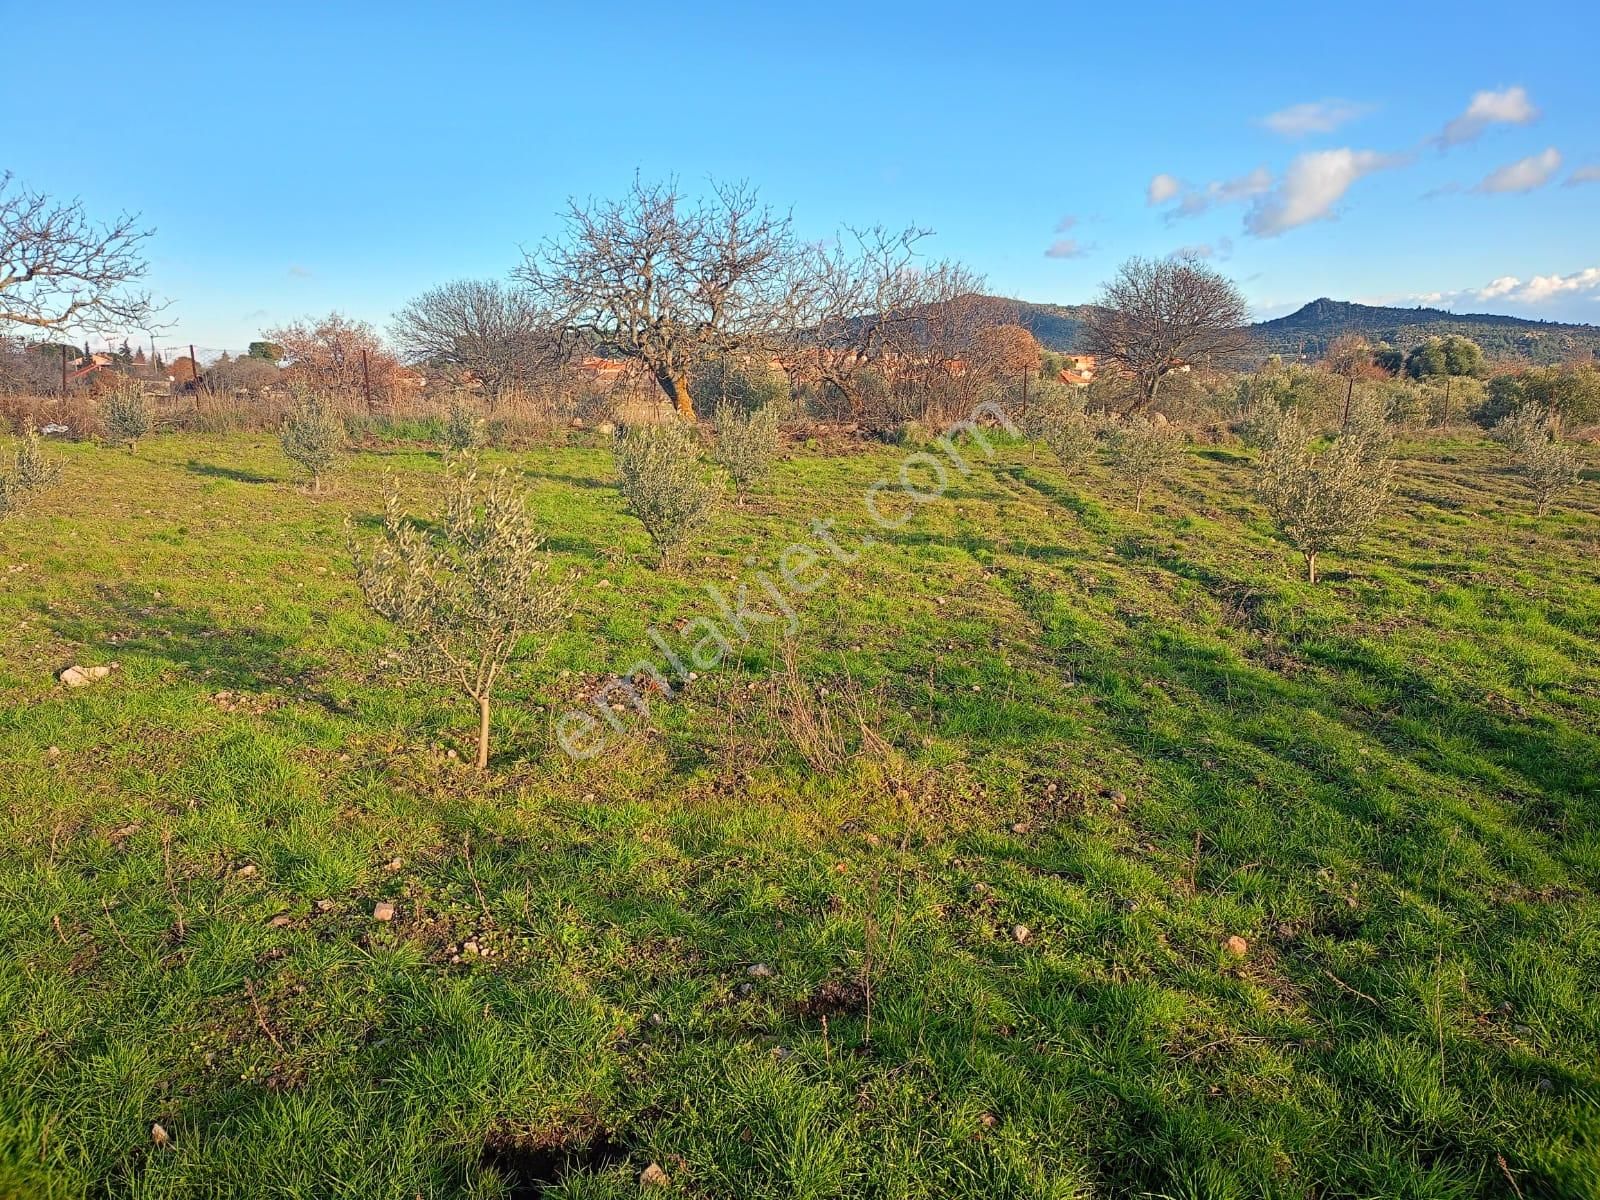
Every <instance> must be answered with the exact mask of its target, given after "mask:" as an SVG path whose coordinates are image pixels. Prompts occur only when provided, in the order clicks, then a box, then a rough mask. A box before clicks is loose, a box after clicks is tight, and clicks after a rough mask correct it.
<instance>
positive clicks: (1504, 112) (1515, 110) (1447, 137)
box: [1437, 87, 1539, 147]
mask: <svg viewBox="0 0 1600 1200" xmlns="http://www.w3.org/2000/svg"><path fill="white" fill-rule="evenodd" d="M1538 116H1539V110H1538V109H1537V108H1535V107H1534V106H1533V101H1531V100H1529V99H1528V92H1527V89H1526V88H1522V87H1508V88H1505V89H1504V90H1503V91H1498V92H1478V93H1477V94H1476V95H1474V96H1473V97H1472V102H1471V103H1469V104H1468V105H1467V111H1466V112H1464V113H1462V114H1461V115H1460V116H1459V117H1457V118H1456V119H1455V120H1453V121H1451V122H1450V123H1449V124H1448V125H1446V126H1445V127H1444V129H1443V130H1442V131H1441V132H1440V134H1439V137H1438V139H1437V140H1438V143H1439V145H1441V146H1446V147H1448V146H1459V145H1461V143H1462V142H1470V141H1472V140H1473V139H1475V138H1476V137H1478V135H1479V134H1481V133H1482V132H1483V131H1484V130H1485V129H1487V128H1489V126H1491V125H1526V124H1528V122H1530V121H1533V120H1536V119H1537V118H1538Z"/></svg>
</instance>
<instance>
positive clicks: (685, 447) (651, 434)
mask: <svg viewBox="0 0 1600 1200" xmlns="http://www.w3.org/2000/svg"><path fill="white" fill-rule="evenodd" d="M613 447H614V450H615V454H616V462H617V475H618V482H619V486H620V488H621V491H622V498H623V500H624V501H625V502H626V503H627V505H628V511H629V512H631V513H633V515H634V516H635V517H637V518H638V519H639V523H640V524H641V525H643V526H644V528H645V532H646V533H648V534H649V535H650V540H651V541H652V542H653V543H654V544H655V547H656V563H657V565H658V566H662V567H665V566H666V564H667V559H668V556H669V555H670V554H671V552H672V550H673V549H674V548H675V547H676V546H678V545H679V544H680V543H681V542H682V541H683V540H684V539H685V538H687V537H688V536H689V535H690V534H691V533H693V532H694V531H695V530H696V529H698V528H699V527H700V526H702V525H704V524H705V523H706V521H707V520H708V519H709V518H710V516H711V510H712V507H713V506H714V505H715V504H716V501H717V488H716V487H715V486H714V485H713V484H711V483H710V482H708V481H707V479H706V472H705V464H704V463H703V462H701V460H700V440H699V438H698V437H697V436H696V434H695V432H694V430H693V429H692V428H691V427H690V426H687V425H684V424H682V423H681V422H667V423H662V424H655V425H629V426H626V427H625V428H623V429H620V430H618V432H617V435H616V438H615V441H614V442H613Z"/></svg>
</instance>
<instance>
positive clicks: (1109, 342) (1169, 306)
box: [1083, 257, 1250, 412]
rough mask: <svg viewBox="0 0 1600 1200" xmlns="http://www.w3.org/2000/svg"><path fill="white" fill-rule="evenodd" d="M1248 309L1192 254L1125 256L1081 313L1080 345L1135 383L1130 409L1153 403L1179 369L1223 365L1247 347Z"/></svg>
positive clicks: (1229, 286) (1227, 282)
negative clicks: (1162, 385)
mask: <svg viewBox="0 0 1600 1200" xmlns="http://www.w3.org/2000/svg"><path fill="white" fill-rule="evenodd" d="M1249 319H1250V310H1249V307H1248V306H1247V305H1246V304H1245V301H1244V297H1243V296H1242V295H1240V294H1239V289H1238V288H1236V287H1235V286H1234V285H1233V282H1232V281H1231V280H1229V279H1228V278H1226V277H1225V276H1223V275H1221V274H1218V273H1217V272H1216V271H1213V270H1212V269H1211V268H1210V267H1208V266H1206V265H1205V264H1204V263H1202V262H1200V261H1199V260H1198V259H1196V258H1189V257H1180V258H1158V259H1151V258H1130V259H1129V260H1128V261H1127V262H1125V263H1123V264H1122V266H1121V267H1120V268H1119V269H1118V271H1117V275H1116V278H1115V279H1113V280H1111V282H1109V283H1107V284H1106V285H1105V286H1104V288H1103V289H1102V290H1101V293H1100V297H1099V299H1098V300H1097V301H1096V304H1095V306H1094V307H1093V308H1092V309H1091V310H1090V311H1089V313H1088V314H1087V315H1086V316H1085V317H1084V318H1083V333H1084V343H1085V348H1086V349H1087V350H1088V351H1089V352H1090V353H1092V354H1095V355H1098V356H1099V357H1100V358H1102V359H1104V360H1105V365H1107V366H1109V367H1110V368H1112V369H1113V370H1121V371H1122V372H1124V373H1125V374H1126V375H1127V376H1128V377H1129V378H1131V379H1132V381H1133V382H1134V383H1135V384H1136V389H1135V391H1134V398H1133V401H1132V403H1131V404H1129V405H1128V406H1127V410H1126V411H1129V412H1133V411H1136V410H1138V409H1141V408H1148V407H1149V406H1150V405H1152V404H1154V403H1155V399H1156V393H1157V391H1158V390H1159V388H1160V387H1161V381H1162V379H1163V378H1165V377H1166V376H1167V375H1168V374H1169V373H1170V372H1172V371H1176V370H1180V369H1182V368H1184V367H1187V366H1190V365H1194V366H1223V365H1226V364H1227V362H1228V361H1229V360H1231V359H1233V358H1234V357H1235V356H1236V355H1238V354H1239V353H1241V352H1242V351H1243V350H1244V349H1245V348H1246V347H1247V346H1248V344H1249V335H1248V333H1246V331H1245V328H1244V326H1245V324H1246V323H1247V322H1248V321H1249Z"/></svg>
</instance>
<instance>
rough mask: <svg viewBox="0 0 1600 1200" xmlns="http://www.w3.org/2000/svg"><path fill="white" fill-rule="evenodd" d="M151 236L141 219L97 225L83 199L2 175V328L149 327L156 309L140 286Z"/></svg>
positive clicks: (122, 218) (128, 217) (123, 218)
mask: <svg viewBox="0 0 1600 1200" xmlns="http://www.w3.org/2000/svg"><path fill="white" fill-rule="evenodd" d="M149 236H150V231H149V230H147V229H142V228H140V226H139V218H138V217H137V216H136V215H133V214H129V213H123V214H122V215H120V216H118V217H117V218H116V219H115V220H113V221H110V222H107V223H101V222H98V221H94V220H91V219H90V218H89V216H88V215H87V214H85V212H84V210H83V205H82V204H80V203H79V202H78V201H76V200H73V201H70V202H63V201H58V200H53V199H51V198H50V197H49V196H46V195H44V194H43V193H42V192H35V191H31V190H30V189H28V188H26V187H22V186H20V185H18V186H13V184H12V177H11V172H9V171H5V172H0V330H3V329H5V328H6V327H7V326H16V325H23V326H29V327H32V328H35V329H43V330H52V331H60V330H69V329H71V330H94V331H112V330H126V329H145V328H148V327H149V325H150V322H151V318H152V316H153V315H154V313H155V312H156V305H155V303H154V301H153V300H152V299H151V297H150V293H148V292H145V291H141V290H139V289H138V288H136V287H135V286H133V285H135V284H136V283H137V282H138V281H139V280H140V279H142V278H143V277H144V273H145V261H144V254H143V243H144V241H145V239H146V238H148V237H149Z"/></svg>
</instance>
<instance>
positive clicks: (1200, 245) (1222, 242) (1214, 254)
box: [1167, 237, 1233, 262]
mask: <svg viewBox="0 0 1600 1200" xmlns="http://www.w3.org/2000/svg"><path fill="white" fill-rule="evenodd" d="M1232 256H1233V239H1232V238H1227V237H1221V238H1218V239H1217V240H1216V241H1215V242H1196V243H1194V244H1193V245H1189V246H1179V247H1178V248H1177V249H1176V250H1174V251H1173V252H1172V253H1171V254H1169V255H1167V257H1168V258H1200V259H1207V258H1214V259H1216V260H1217V261H1218V262H1222V261H1224V260H1226V259H1228V258H1231V257H1232Z"/></svg>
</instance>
